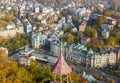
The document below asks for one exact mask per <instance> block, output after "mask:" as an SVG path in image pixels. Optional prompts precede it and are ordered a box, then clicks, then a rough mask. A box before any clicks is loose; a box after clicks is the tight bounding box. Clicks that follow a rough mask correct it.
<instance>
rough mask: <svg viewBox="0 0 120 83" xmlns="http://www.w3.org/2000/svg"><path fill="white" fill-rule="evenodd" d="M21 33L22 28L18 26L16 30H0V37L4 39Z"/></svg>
mask: <svg viewBox="0 0 120 83" xmlns="http://www.w3.org/2000/svg"><path fill="white" fill-rule="evenodd" d="M23 32H24V31H23V26H19V27H18V28H12V29H3V30H0V36H1V37H4V38H8V37H14V36H15V35H16V34H17V33H23Z"/></svg>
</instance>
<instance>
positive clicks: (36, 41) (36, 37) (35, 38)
mask: <svg viewBox="0 0 120 83" xmlns="http://www.w3.org/2000/svg"><path fill="white" fill-rule="evenodd" d="M46 39H47V36H46V35H43V34H41V32H32V36H31V42H32V46H33V47H34V48H39V46H40V45H45V43H46Z"/></svg>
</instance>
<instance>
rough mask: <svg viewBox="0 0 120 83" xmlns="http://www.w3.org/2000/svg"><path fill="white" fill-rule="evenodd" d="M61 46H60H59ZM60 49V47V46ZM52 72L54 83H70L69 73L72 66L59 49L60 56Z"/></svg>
mask: <svg viewBox="0 0 120 83" xmlns="http://www.w3.org/2000/svg"><path fill="white" fill-rule="evenodd" d="M60 47H62V46H60ZM61 50H62V48H61ZM52 72H53V75H54V83H56V82H58V83H64V82H65V83H71V76H70V73H71V72H72V68H71V67H70V66H69V65H68V64H67V63H66V61H65V60H64V57H63V55H62V52H61V51H60V56H59V58H58V60H57V62H56V64H55V65H54V66H53V68H52Z"/></svg>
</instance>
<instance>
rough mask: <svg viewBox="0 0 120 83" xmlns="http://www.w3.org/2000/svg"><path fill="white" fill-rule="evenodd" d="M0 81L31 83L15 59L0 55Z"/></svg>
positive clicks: (0, 82)
mask: <svg viewBox="0 0 120 83" xmlns="http://www.w3.org/2000/svg"><path fill="white" fill-rule="evenodd" d="M0 83H32V80H31V78H29V76H28V72H27V71H26V69H25V68H23V67H22V66H20V65H19V64H18V63H17V62H16V61H12V60H10V59H8V58H3V57H0Z"/></svg>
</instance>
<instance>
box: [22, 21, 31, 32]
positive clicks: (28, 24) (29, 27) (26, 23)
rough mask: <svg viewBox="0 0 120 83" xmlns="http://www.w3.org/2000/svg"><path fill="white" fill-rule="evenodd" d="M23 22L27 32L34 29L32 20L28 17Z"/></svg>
mask: <svg viewBox="0 0 120 83" xmlns="http://www.w3.org/2000/svg"><path fill="white" fill-rule="evenodd" d="M22 23H23V26H24V31H25V32H26V33H29V32H31V31H32V30H33V27H32V25H31V24H30V22H29V21H28V20H27V19H23V20H22Z"/></svg>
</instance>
